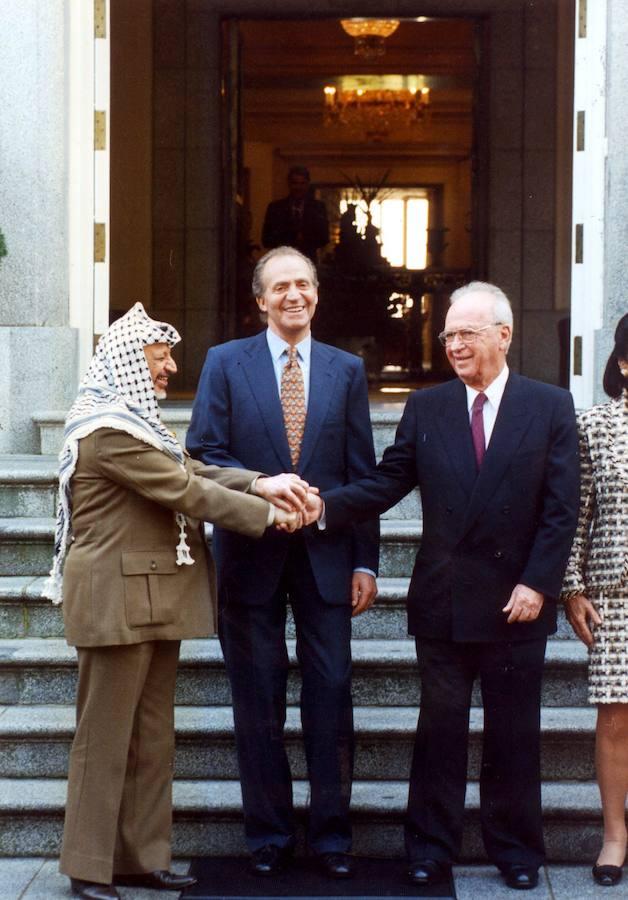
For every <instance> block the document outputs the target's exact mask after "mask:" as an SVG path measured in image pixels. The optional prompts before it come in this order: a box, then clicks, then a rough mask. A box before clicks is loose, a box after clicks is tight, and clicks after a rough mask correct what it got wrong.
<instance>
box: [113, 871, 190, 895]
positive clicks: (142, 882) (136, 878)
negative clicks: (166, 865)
mask: <svg viewBox="0 0 628 900" xmlns="http://www.w3.org/2000/svg"><path fill="white" fill-rule="evenodd" d="M113 880H114V881H115V883H116V884H119V885H120V886H121V887H143V888H151V889H152V890H153V891H184V890H185V888H189V887H192V885H193V884H196V882H197V879H196V878H194V876H193V875H177V874H176V873H175V872H168V871H167V870H166V869H158V870H157V871H156V872H140V873H139V874H137V875H114V876H113Z"/></svg>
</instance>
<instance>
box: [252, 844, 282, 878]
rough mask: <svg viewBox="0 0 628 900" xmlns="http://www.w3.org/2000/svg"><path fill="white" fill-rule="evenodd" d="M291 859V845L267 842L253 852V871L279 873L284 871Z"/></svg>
mask: <svg viewBox="0 0 628 900" xmlns="http://www.w3.org/2000/svg"><path fill="white" fill-rule="evenodd" d="M291 859H292V848H291V847H278V846H277V845H276V844H266V845H265V846H264V847H260V848H259V849H258V850H254V851H253V853H252V854H251V861H250V868H251V872H253V873H254V874H255V875H278V874H279V873H280V872H283V870H284V869H285V868H286V866H287V865H288V863H289V862H290V860H291Z"/></svg>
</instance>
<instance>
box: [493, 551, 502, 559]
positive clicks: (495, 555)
mask: <svg viewBox="0 0 628 900" xmlns="http://www.w3.org/2000/svg"><path fill="white" fill-rule="evenodd" d="M493 555H494V557H495V559H501V558H502V556H503V555H504V554H503V553H502V551H501V550H496V551H495V553H494V554H493Z"/></svg>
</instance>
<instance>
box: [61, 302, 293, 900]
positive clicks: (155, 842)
mask: <svg viewBox="0 0 628 900" xmlns="http://www.w3.org/2000/svg"><path fill="white" fill-rule="evenodd" d="M179 340H180V338H179V335H178V334H177V332H176V330H175V329H174V328H173V327H172V326H171V325H168V324H166V323H162V322H156V321H154V320H153V319H151V318H149V316H148V315H147V314H146V312H145V310H144V308H143V306H142V304H141V303H136V304H135V306H133V308H132V309H131V310H129V312H128V313H127V314H126V315H125V316H123V317H122V318H121V319H119V320H118V321H117V322H115V323H114V324H113V325H112V326H111V327H110V328H109V330H108V331H107V332H106V334H104V335H103V336H102V337H101V339H100V340H99V342H98V346H97V348H96V352H95V355H94V358H93V359H92V362H91V364H90V366H89V369H88V371H87V374H86V375H85V377H84V378H83V380H82V382H81V385H80V387H79V392H78V397H77V399H76V401H75V403H74V405H73V406H72V408H71V410H70V412H69V414H68V417H67V420H66V426H65V433H64V444H63V448H62V450H61V453H60V457H59V459H60V472H59V511H58V518H57V529H56V538H55V557H54V563H53V568H52V570H51V573H50V578H49V580H48V582H47V584H46V587H45V589H44V593H45V594H46V596H48V597H50V598H51V599H52V600H53V602H56V603H60V602H61V600H62V594H63V614H64V623H65V634H66V639H67V641H68V643H69V644H71V645H73V646H75V647H76V648H77V653H78V671H79V683H78V693H77V724H76V735H75V738H74V742H73V744H72V751H71V754H70V769H69V783H68V799H67V805H66V818H65V829H64V835H63V846H62V851H61V863H60V869H61V871H62V872H63V873H64V874H66V875H68V876H69V877H70V879H71V884H72V890H73V893H74V894H75V895H76V896H79V897H85V898H92V900H98V898H111V897H114V898H115V897H119V894H118V892H117V890H116V888H115V886H114V885H115V884H119V885H121V884H125V885H136V886H143V887H151V888H155V889H158V890H173V891H180V890H182V889H183V888H185V887H187V886H189V885H191V884H193V883H194V878H192V877H190V876H185V875H176V874H174V873H172V872H170V870H169V868H170V832H171V821H172V763H173V755H174V685H175V676H176V668H177V661H178V657H179V645H180V641H181V639H183V638H198V637H205V636H207V635H209V634H210V633H212V632H213V630H214V583H213V578H212V577H211V576H210V574H209V573H208V565H209V570H210V572H213V564H212V563H211V558H210V557H209V555H208V553H207V549H206V546H205V543H204V537H203V533H202V530H201V520H209V521H211V522H215V523H217V524H220V525H221V526H222V527H225V528H229V529H233V530H235V531H239V532H240V533H242V534H244V535H247V536H248V537H251V538H255V537H260V536H261V535H262V534H263V533H264V531H265V530H266V528H267V527H268V526H269V525H272V524H274V525H276V526H277V527H281V528H286V529H289V530H292V529H293V528H294V527H296V525H297V516H296V515H295V514H294V513H287V512H285V511H284V510H282V509H279V508H278V507H276V506H273V505H271V504H270V503H269V502H267V501H266V500H263V499H262V498H261V497H259V496H253V492H254V490H255V482H256V480H257V478H258V477H260V473H258V472H248V471H243V470H242V469H224V468H218V467H212V466H203V465H201V464H199V463H196V462H192V461H191V460H190V459H189V457H188V456H187V454H185V453H184V451H183V450H182V448H181V446H180V445H179V443H178V442H177V440H176V438H175V436H174V435H173V434H171V433H170V432H169V431H168V430H167V428H166V427H165V426H164V425H163V424H162V422H161V420H160V417H159V409H158V406H157V398H163V397H164V396H165V391H166V389H167V386H168V377H169V376H170V375H171V374H174V373H176V371H177V367H176V364H175V362H174V360H173V358H172V355H171V349H172V347H173V346H174V345H175V344H177V343H178V341H179ZM282 478H283V480H282ZM287 479H290V482H289V483H290V492H291V496H292V497H293V496H294V494H295V493H297V494H299V495H300V496H301V497H303V498H304V497H305V490H306V488H307V485H306V483H305V482H301V480H300V479H297V478H296V476H286V477H280V478H279V479H275V480H274V481H275V482H276V485H277V487H276V497H277V502H278V503H279V504H281V493H282V491H285V490H286V480H287ZM269 481H273V479H269Z"/></svg>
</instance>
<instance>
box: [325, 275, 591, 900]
mask: <svg viewBox="0 0 628 900" xmlns="http://www.w3.org/2000/svg"><path fill="white" fill-rule="evenodd" d="M512 321H513V320H512V311H511V308H510V303H509V302H508V300H507V298H506V296H505V295H504V294H503V292H502V291H501V290H500V289H499V288H497V287H495V286H494V285H490V284H486V283H482V282H472V283H471V284H469V285H466V286H465V287H463V288H460V289H459V290H458V291H455V292H454V294H453V295H452V298H451V306H450V309H449V311H448V314H447V318H446V322H445V330H444V332H443V333H442V334H441V335H440V338H441V342H442V343H443V344H444V347H445V351H446V353H447V357H448V359H449V362H450V363H451V366H452V367H453V369H454V371H455V373H456V375H457V376H458V377H457V378H456V379H455V380H453V381H450V382H447V383H445V384H442V385H439V386H437V387H433V388H428V389H426V390H420V391H416V392H415V393H414V394H413V395H412V396H411V397H410V398H409V400H408V403H407V405H406V408H405V411H404V413H403V416H402V419H401V422H400V424H399V428H398V430H397V435H396V438H395V443H394V445H393V446H392V447H389V448H388V449H387V450H386V452H385V453H384V456H383V459H382V461H381V463H380V464H379V466H378V467H377V469H376V471H375V473H374V474H371V475H370V476H368V477H367V478H364V479H360V481H359V482H356V483H354V484H352V485H349V486H347V487H343V488H339V489H332V490H331V491H330V490H327V489H323V491H322V492H321V497H322V502H324V505H325V520H326V528H327V529H328V530H330V531H332V532H333V531H334V529H342V528H343V527H347V524H348V523H349V522H353V521H355V517H356V516H358V517H361V516H364V515H372V514H373V513H379V512H383V511H384V510H385V509H387V508H388V507H390V506H392V505H393V504H395V503H397V502H398V501H399V500H400V499H401V498H402V497H403V496H404V495H405V494H407V493H408V492H409V491H411V490H412V489H413V488H415V487H416V486H418V487H419V489H420V492H421V501H422V507H423V535H422V540H421V547H420V550H419V552H418V554H417V558H416V562H415V565H414V571H413V574H412V579H411V582H410V588H409V593H408V627H409V632H410V634H411V635H413V636H414V637H415V640H416V649H417V657H418V662H419V673H420V678H421V710H420V715H419V723H418V728H417V735H416V742H415V747H414V756H413V762H412V769H411V774H410V785H409V798H408V812H407V819H406V829H405V836H406V850H407V853H408V858H409V861H410V868H409V876H410V879H411V881H413V882H414V883H415V884H417V885H424V886H425V885H426V886H429V885H433V884H436V883H438V882H439V881H442V880H444V879H446V878H447V877H448V876H449V872H450V869H451V864H452V862H453V860H454V859H455V858H456V856H457V854H458V852H459V849H460V842H461V836H462V820H463V812H464V800H465V786H466V778H467V740H468V726H469V707H470V702H471V689H472V686H473V682H474V679H475V678H476V677H479V679H480V684H481V689H482V699H483V705H484V738H483V755H482V767H481V772H480V801H481V822H482V833H483V838H484V844H485V847H486V850H487V853H488V856H489V858H490V859H491V860H492V862H493V863H495V865H496V866H497V867H498V868H499V869H500V871H501V872H502V874H503V876H504V878H505V880H506V884H507V885H508V886H509V887H512V888H515V889H524V890H525V889H528V888H533V887H535V885H536V884H537V881H538V868H539V866H540V865H541V864H542V862H543V859H544V847H543V831H542V819H541V789H540V765H539V756H540V699H541V677H542V671H543V660H544V655H545V645H546V640H547V636H548V635H549V634H551V633H552V632H554V631H555V630H556V599H557V597H558V595H559V592H560V587H561V581H562V577H563V573H564V570H565V565H566V561H567V557H568V555H569V549H570V546H571V542H572V538H573V536H574V532H575V528H576V521H577V512H578V494H579V467H578V444H577V434H576V424H575V417H574V409H573V402H572V399H571V396H570V394H569V393H568V392H567V391H564V390H561V389H560V388H556V387H553V386H550V385H547V384H542V383H540V382H537V381H531V380H529V379H527V378H523V377H521V376H519V375H516V374H514V373H512V372H509V370H508V366H507V365H506V354H507V352H508V348H509V346H510V341H511V338H512ZM322 502H321V499H320V498H316V497H312V498H311V506H312V510H313V511H312V515H311V516H308V520H309V519H311V518H314V517H316V515H318V514H320V512H321V506H322ZM336 533H340V532H338V531H337V532H336Z"/></svg>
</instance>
